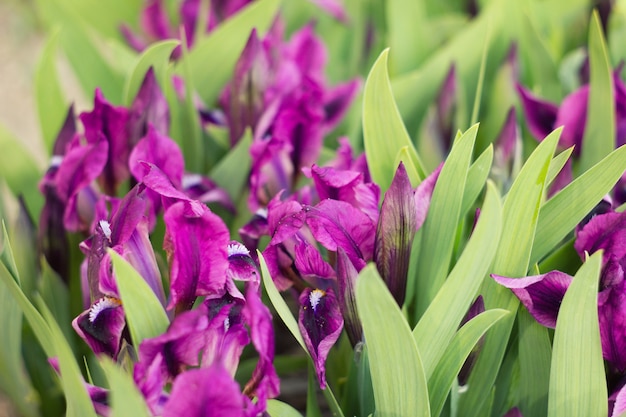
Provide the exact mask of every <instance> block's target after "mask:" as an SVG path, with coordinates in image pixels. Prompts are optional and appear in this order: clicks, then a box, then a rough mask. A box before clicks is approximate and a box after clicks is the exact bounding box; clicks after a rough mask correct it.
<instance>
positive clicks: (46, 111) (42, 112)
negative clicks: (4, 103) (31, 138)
mask: <svg viewBox="0 0 626 417" xmlns="http://www.w3.org/2000/svg"><path fill="white" fill-rule="evenodd" d="M58 40H59V30H58V29H57V30H55V31H54V33H52V35H50V36H49V37H48V40H47V41H46V46H45V47H44V50H43V52H42V54H41V57H40V58H39V62H38V64H37V69H36V72H35V91H36V94H37V114H38V115H39V126H40V127H41V134H42V136H43V141H44V145H45V152H46V154H47V155H49V154H50V151H51V150H52V147H53V146H54V140H55V139H56V136H57V133H58V132H59V129H60V128H61V126H62V124H63V119H64V118H65V114H66V113H67V102H66V99H65V97H64V95H63V91H62V90H61V86H60V85H59V75H58V72H57V67H56V61H57V43H58Z"/></svg>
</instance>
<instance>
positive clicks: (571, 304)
mask: <svg viewBox="0 0 626 417" xmlns="http://www.w3.org/2000/svg"><path fill="white" fill-rule="evenodd" d="M601 266H602V252H596V253H595V254H593V255H592V256H591V257H590V258H589V259H588V260H587V262H585V264H583V266H582V267H581V268H580V269H579V270H578V272H577V273H576V276H574V280H573V281H572V283H571V284H570V286H569V288H568V289H567V292H566V293H565V297H563V302H562V304H561V307H560V309H559V315H558V318H557V321H556V329H555V332H554V348H553V350H552V368H551V370H550V391H549V400H548V416H549V417H561V416H562V417H566V416H567V417H577V416H579V417H587V416H606V415H607V414H608V409H607V408H608V405H607V395H608V394H607V388H606V378H605V375H604V361H603V359H602V346H601V343H600V328H599V323H598V278H599V276H600V268H601Z"/></svg>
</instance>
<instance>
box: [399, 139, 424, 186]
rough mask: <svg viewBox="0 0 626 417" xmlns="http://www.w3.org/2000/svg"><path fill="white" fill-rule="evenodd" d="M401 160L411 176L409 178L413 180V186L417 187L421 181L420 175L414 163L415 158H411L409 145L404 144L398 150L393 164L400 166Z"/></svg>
mask: <svg viewBox="0 0 626 417" xmlns="http://www.w3.org/2000/svg"><path fill="white" fill-rule="evenodd" d="M400 162H402V163H404V168H405V169H406V173H407V175H408V176H409V180H410V181H411V186H413V187H417V186H418V185H419V183H420V175H419V172H418V170H417V167H416V166H415V165H414V164H413V160H412V159H411V151H410V150H409V147H408V146H403V147H402V148H400V150H399V151H398V154H397V155H396V159H395V160H394V162H393V166H395V167H398V166H400Z"/></svg>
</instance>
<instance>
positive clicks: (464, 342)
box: [428, 309, 509, 416]
mask: <svg viewBox="0 0 626 417" xmlns="http://www.w3.org/2000/svg"><path fill="white" fill-rule="evenodd" d="M507 314H509V312H508V311H506V310H498V309H494V310H488V311H485V312H483V313H481V314H479V315H478V316H476V317H474V318H473V319H471V320H470V321H469V322H467V323H466V324H465V325H464V326H463V327H461V329H460V330H459V331H458V332H457V333H456V334H455V335H454V338H453V339H452V340H451V341H450V343H449V344H448V345H447V347H446V350H445V352H444V354H443V356H442V357H441V360H440V361H439V363H437V367H436V368H435V370H434V372H433V375H432V377H431V378H430V379H429V380H428V393H429V394H430V408H431V410H432V415H433V416H438V415H439V414H440V413H441V410H442V409H443V405H444V403H445V401H446V397H447V396H448V393H449V392H450V389H451V387H452V385H453V383H454V380H455V378H456V376H457V375H458V374H459V371H460V370H461V368H462V367H463V364H464V363H465V360H466V359H467V357H468V356H469V354H470V353H471V352H472V350H473V349H474V346H475V345H476V343H478V341H479V340H480V338H481V337H482V336H483V335H484V334H485V333H486V332H487V330H489V329H490V328H491V326H493V325H494V324H495V323H496V322H497V321H499V320H500V319H501V318H502V317H504V316H506V315H507Z"/></svg>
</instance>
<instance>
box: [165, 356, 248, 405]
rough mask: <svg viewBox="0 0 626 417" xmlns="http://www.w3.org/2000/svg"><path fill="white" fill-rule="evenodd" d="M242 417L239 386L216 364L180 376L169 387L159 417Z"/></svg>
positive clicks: (242, 403)
mask: <svg viewBox="0 0 626 417" xmlns="http://www.w3.org/2000/svg"><path fill="white" fill-rule="evenodd" d="M179 416H187V417H244V416H245V413H244V398H243V396H242V395H241V391H240V390H239V386H238V385H237V383H236V382H235V380H233V378H232V377H231V376H230V374H229V373H228V372H227V371H226V370H225V369H224V368H223V367H221V366H220V365H219V364H216V365H214V366H211V367H208V368H200V369H192V370H189V371H187V372H184V373H182V374H181V375H180V376H178V377H177V378H176V380H175V381H174V384H173V385H172V392H171V394H170V398H169V401H168V402H167V404H165V407H164V408H163V417H179Z"/></svg>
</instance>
